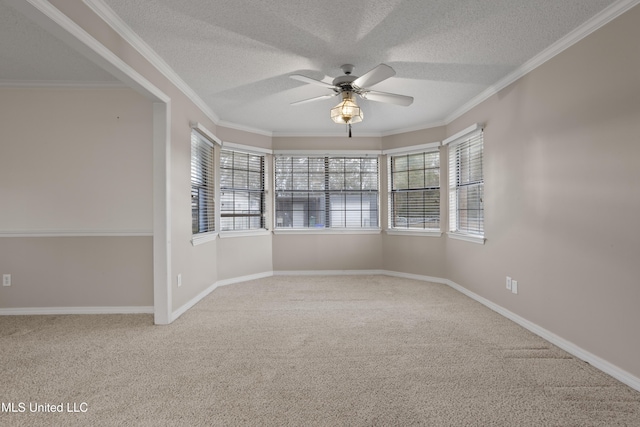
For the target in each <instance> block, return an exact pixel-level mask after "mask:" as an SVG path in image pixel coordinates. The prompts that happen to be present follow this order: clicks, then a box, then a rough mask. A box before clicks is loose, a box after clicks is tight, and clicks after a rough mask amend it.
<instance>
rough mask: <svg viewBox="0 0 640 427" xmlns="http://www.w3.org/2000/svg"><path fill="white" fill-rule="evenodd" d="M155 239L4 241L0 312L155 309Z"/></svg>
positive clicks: (0, 246)
mask: <svg viewBox="0 0 640 427" xmlns="http://www.w3.org/2000/svg"><path fill="white" fill-rule="evenodd" d="M152 246H153V242H152V237H3V238H0V254H2V257H1V258H0V271H1V272H2V273H11V279H12V286H10V287H1V288H0V309H7V308H14V309H15V308H31V307H45V308H51V307H82V308H84V307H151V306H152V305H153V265H152V263H153V252H152Z"/></svg>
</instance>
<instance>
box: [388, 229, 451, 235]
mask: <svg viewBox="0 0 640 427" xmlns="http://www.w3.org/2000/svg"><path fill="white" fill-rule="evenodd" d="M385 233H387V234H389V235H392V236H418V237H441V236H442V231H433V230H411V229H398V228H390V229H388V230H385Z"/></svg>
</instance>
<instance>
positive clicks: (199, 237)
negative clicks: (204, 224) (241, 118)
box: [189, 122, 222, 246]
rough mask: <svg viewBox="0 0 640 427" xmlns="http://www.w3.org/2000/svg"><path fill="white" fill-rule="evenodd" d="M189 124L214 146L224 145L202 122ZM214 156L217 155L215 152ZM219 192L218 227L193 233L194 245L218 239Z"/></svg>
mask: <svg viewBox="0 0 640 427" xmlns="http://www.w3.org/2000/svg"><path fill="white" fill-rule="evenodd" d="M189 125H190V127H191V129H192V130H194V131H196V132H198V134H200V135H201V136H202V137H203V138H204V139H205V140H207V141H208V142H209V143H210V144H212V145H213V146H214V147H215V146H216V145H217V146H219V147H221V146H222V140H221V139H220V138H218V137H217V136H215V135H214V134H213V133H212V132H211V131H210V130H209V129H207V128H206V127H205V126H203V125H202V124H201V123H200V122H191V123H189ZM214 157H215V152H214ZM214 164H215V163H214ZM219 169H220V168H215V169H214V173H215V180H216V182H219V179H220V176H219V175H220V170H219ZM214 191H215V190H214ZM219 194H220V191H219V190H218V191H215V193H214V200H215V213H214V218H215V219H214V227H215V228H216V230H213V231H209V232H207V233H198V234H192V235H191V244H192V245H193V246H199V245H202V244H204V243H207V242H212V241H214V240H216V238H217V237H218V231H217V227H218V222H219V221H218V219H219V218H220V201H219V200H218V199H219Z"/></svg>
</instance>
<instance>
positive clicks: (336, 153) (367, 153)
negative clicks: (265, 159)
mask: <svg viewBox="0 0 640 427" xmlns="http://www.w3.org/2000/svg"><path fill="white" fill-rule="evenodd" d="M273 154H274V155H282V156H310V157H313V156H329V157H349V156H360V157H375V156H380V155H381V154H383V153H382V151H380V150H273Z"/></svg>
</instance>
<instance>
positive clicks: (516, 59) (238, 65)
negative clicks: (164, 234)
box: [0, 0, 615, 135]
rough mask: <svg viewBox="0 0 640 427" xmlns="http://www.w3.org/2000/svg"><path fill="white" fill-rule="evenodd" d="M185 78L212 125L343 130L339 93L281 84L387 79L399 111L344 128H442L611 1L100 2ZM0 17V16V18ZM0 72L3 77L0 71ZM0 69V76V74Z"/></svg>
mask: <svg viewBox="0 0 640 427" xmlns="http://www.w3.org/2000/svg"><path fill="white" fill-rule="evenodd" d="M102 1H103V3H104V4H106V5H107V6H108V7H110V8H111V9H112V10H113V11H114V12H115V13H116V14H117V15H118V16H119V17H120V18H121V19H122V21H124V23H126V24H127V25H128V26H129V27H130V28H131V29H132V30H133V31H134V32H135V33H136V34H137V35H138V36H139V37H140V38H141V39H142V40H144V41H145V42H146V44H147V45H148V46H150V47H151V48H152V49H153V50H154V51H155V52H156V53H157V54H158V55H159V56H160V57H162V59H163V60H164V61H165V62H166V63H167V64H168V65H169V66H170V67H171V68H172V69H173V70H174V71H175V72H176V73H177V74H178V75H179V76H180V78H181V79H182V80H184V81H185V82H186V83H187V84H188V85H189V86H190V87H191V88H192V89H193V90H194V91H195V92H196V93H197V94H198V96H199V97H200V98H201V99H202V100H204V101H205V103H206V104H207V105H209V106H210V108H211V109H212V110H213V111H214V112H215V114H217V116H218V117H219V118H220V119H221V123H222V124H232V125H237V126H239V127H248V128H253V129H259V130H264V131H267V132H274V133H275V134H276V135H278V134H282V135H285V134H343V133H344V127H343V126H340V125H336V124H334V123H333V122H332V121H331V120H330V118H329V110H330V108H331V107H332V106H334V105H335V104H337V103H338V98H331V99H325V100H322V101H318V102H315V103H308V104H303V105H299V106H291V105H290V103H291V102H294V101H298V100H302V99H306V98H311V97H315V96H320V95H323V94H326V93H329V92H328V91H327V90H326V89H323V88H322V87H319V86H313V85H307V84H304V83H302V82H299V81H295V80H292V79H290V78H289V77H288V76H289V75H290V74H294V73H297V74H304V75H307V76H309V77H313V78H316V79H327V81H330V80H331V79H332V78H334V77H336V76H338V75H341V74H342V72H341V70H340V66H341V65H342V64H345V63H351V64H354V65H355V67H356V68H355V70H354V74H355V75H362V74H364V73H366V72H367V71H369V70H370V69H371V68H373V67H375V66H376V65H378V64H379V63H386V64H388V65H390V66H391V67H393V68H394V69H395V70H396V73H397V74H396V76H395V77H393V78H391V79H389V80H387V81H384V82H382V83H380V84H378V85H376V86H374V87H373V89H375V90H379V91H383V92H393V93H399V94H403V95H410V96H413V97H414V98H415V101H414V103H413V105H411V106H410V107H401V106H396V105H388V104H381V103H378V102H374V101H367V100H361V99H358V103H359V104H360V105H361V107H362V109H363V111H364V115H365V117H364V121H363V122H362V123H359V124H356V125H354V127H353V130H354V134H355V135H358V134H361V135H363V134H380V133H388V132H394V131H399V130H406V129H415V128H420V127H426V126H429V125H432V124H438V123H442V122H443V121H444V120H446V118H447V117H449V116H450V115H451V114H452V113H454V112H455V111H456V110H458V109H459V108H460V107H461V106H463V105H465V104H466V103H467V102H469V101H470V100H471V99H473V98H474V97H475V96H477V95H478V94H480V93H482V92H483V91H484V90H486V89H487V88H489V87H491V86H492V85H494V84H495V83H497V82H498V81H500V80H501V79H503V78H504V77H505V76H507V75H509V74H510V73H512V72H513V71H514V70H516V69H518V67H520V66H522V64H524V63H525V62H526V61H528V60H529V59H531V58H533V57H535V56H536V55H538V54H539V53H540V52H542V51H544V50H545V49H546V48H548V47H549V46H551V45H552V44H553V43H555V42H556V41H558V40H559V39H561V38H562V37H564V36H565V35H567V34H568V33H570V32H571V31H572V30H574V29H576V28H578V27H579V26H580V25H582V24H583V23H585V22H586V21H588V20H589V19H591V18H592V17H594V16H595V15H597V14H598V13H599V12H601V11H602V10H603V9H605V8H606V7H607V6H609V5H611V4H613V3H615V1H613V0H457V1H455V0H384V1H377V0H376V1H371V0H351V1H335V0H326V1H323V2H320V1H317V0H313V1H312V0H262V1H257V0H179V1H178V0H136V1H131V0H102ZM3 19H4V18H3ZM0 72H4V70H3V69H0ZM1 78H2V75H0V79H1Z"/></svg>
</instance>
